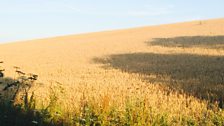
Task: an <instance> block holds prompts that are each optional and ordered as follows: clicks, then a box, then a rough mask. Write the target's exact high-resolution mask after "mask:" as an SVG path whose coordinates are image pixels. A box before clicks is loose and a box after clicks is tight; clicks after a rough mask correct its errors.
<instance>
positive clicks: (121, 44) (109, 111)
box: [0, 19, 224, 125]
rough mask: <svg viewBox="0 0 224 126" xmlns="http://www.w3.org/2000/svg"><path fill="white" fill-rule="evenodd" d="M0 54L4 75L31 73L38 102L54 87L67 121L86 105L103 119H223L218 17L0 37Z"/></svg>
mask: <svg viewBox="0 0 224 126" xmlns="http://www.w3.org/2000/svg"><path fill="white" fill-rule="evenodd" d="M0 60H2V61H4V64H3V65H2V67H4V68H5V69H6V70H7V71H6V72H5V75H6V76H7V77H11V78H14V77H15V73H14V68H13V66H18V67H20V68H21V70H23V71H25V72H28V73H35V74H37V75H38V83H41V84H39V85H36V86H34V87H33V91H34V92H35V95H36V98H37V99H38V100H37V103H38V105H39V107H41V106H44V105H47V104H48V103H49V95H50V94H51V93H52V91H50V89H53V91H54V93H55V94H56V95H57V96H58V100H57V103H56V106H57V109H55V111H57V112H58V113H60V114H61V116H62V118H64V119H65V120H68V121H71V120H73V121H74V120H75V119H74V118H76V117H79V118H82V117H83V118H84V120H85V119H86V118H85V113H84V112H83V111H91V112H92V113H94V114H95V115H98V118H100V120H103V121H101V122H100V124H102V125H119V124H120V125H160V124H167V125H222V124H224V123H223V122H224V121H223V120H224V110H223V108H224V104H223V102H224V19H213V20H204V21H192V22H186V23H176V24H168V25H159V26H149V27H140V28H132V29H125V30H114V31H105V32H95V33H88V34H80V35H69V36H61V37H55V38H46V39H38V40H30V41H24V42H15V43H8V44H1V45H0ZM87 105H88V110H83V109H86V106H87ZM75 116H76V117H75ZM118 117H119V118H118ZM113 119H115V120H113ZM116 119H117V120H116ZM86 120H87V119H86ZM214 120H215V121H214ZM220 120H221V121H220ZM222 121H223V122H222ZM124 122H128V123H124ZM73 124H74V123H73ZM77 125H78V124H77ZM86 125H87V124H86Z"/></svg>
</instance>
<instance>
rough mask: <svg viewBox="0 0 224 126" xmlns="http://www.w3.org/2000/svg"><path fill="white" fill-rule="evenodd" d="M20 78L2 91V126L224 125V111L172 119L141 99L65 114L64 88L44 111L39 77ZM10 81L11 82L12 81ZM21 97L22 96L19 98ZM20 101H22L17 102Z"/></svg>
mask: <svg viewBox="0 0 224 126" xmlns="http://www.w3.org/2000/svg"><path fill="white" fill-rule="evenodd" d="M3 71H4V70H0V75H1V76H0V78H1V79H4V74H3ZM16 73H17V74H18V75H19V76H18V78H17V79H11V80H10V81H9V82H8V83H7V84H6V85H5V86H4V88H3V91H1V93H3V94H1V97H0V126H73V125H77V126H101V125H103V126H104V125H113V126H147V125H152V126H157V125H160V126H169V125H188V126H199V125H215V126H223V125H224V111H223V110H222V109H219V110H217V111H215V112H214V111H212V110H208V111H206V113H205V114H204V115H203V116H202V117H199V118H195V117H193V116H192V115H189V116H188V117H184V116H182V115H178V116H177V117H171V115H169V113H161V112H158V111H157V112H156V111H155V110H153V108H147V107H145V105H144V102H142V101H141V100H139V99H138V100H130V101H126V109H125V110H124V111H119V110H118V109H116V107H111V108H109V109H107V110H104V109H103V108H101V109H99V108H100V107H98V108H96V106H94V105H93V104H91V102H87V101H81V102H83V103H81V110H80V111H77V112H73V113H67V114H66V113H64V112H63V111H62V110H61V109H60V105H59V104H57V101H58V97H59V96H58V93H57V91H56V90H57V88H59V90H60V91H61V92H62V90H63V89H61V87H60V85H58V86H57V87H52V88H51V89H50V96H49V99H50V102H49V104H48V105H47V106H45V107H42V108H41V109H40V108H39V109H38V108H37V107H36V99H35V94H34V92H31V91H30V88H31V86H32V85H33V84H34V83H35V81H36V80H37V77H38V76H37V75H35V74H31V75H26V74H25V73H23V72H21V71H19V70H18V68H16ZM8 80H9V79H8ZM19 94H20V95H19ZM16 99H20V102H19V103H16V102H15V101H16Z"/></svg>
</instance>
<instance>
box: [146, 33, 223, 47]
mask: <svg viewBox="0 0 224 126" xmlns="http://www.w3.org/2000/svg"><path fill="white" fill-rule="evenodd" d="M147 44H148V45H154V46H155V45H156V46H163V47H182V48H191V47H199V48H210V49H224V36H181V37H174V38H154V39H153V40H152V41H149V42H147Z"/></svg>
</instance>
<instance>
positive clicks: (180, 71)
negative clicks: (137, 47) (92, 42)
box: [93, 53, 224, 107]
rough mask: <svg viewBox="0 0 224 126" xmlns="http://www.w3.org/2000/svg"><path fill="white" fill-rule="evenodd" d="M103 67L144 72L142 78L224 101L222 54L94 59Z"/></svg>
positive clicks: (119, 55)
mask: <svg viewBox="0 0 224 126" xmlns="http://www.w3.org/2000/svg"><path fill="white" fill-rule="evenodd" d="M93 61H94V62H95V63H101V64H104V66H103V67H104V68H105V69H107V68H115V69H120V70H122V71H123V72H129V73H138V74H142V75H144V76H143V77H144V79H145V81H149V82H152V83H155V82H160V83H162V84H164V85H166V86H168V87H170V88H171V89H173V90H176V91H181V92H182V91H183V92H184V93H187V94H189V95H193V96H195V97H198V98H200V99H205V100H208V101H210V102H214V101H217V100H218V101H219V103H220V104H219V106H220V107H224V106H223V101H224V92H223V91H224V57H222V56H199V55H191V54H154V53H133V54H118V55H110V56H109V57H107V58H95V59H93Z"/></svg>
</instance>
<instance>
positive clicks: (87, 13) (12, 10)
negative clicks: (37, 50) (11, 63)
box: [0, 0, 224, 43]
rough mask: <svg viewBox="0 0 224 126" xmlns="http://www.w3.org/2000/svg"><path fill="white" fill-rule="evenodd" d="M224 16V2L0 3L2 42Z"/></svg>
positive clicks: (89, 0) (104, 0) (46, 0)
mask: <svg viewBox="0 0 224 126" xmlns="http://www.w3.org/2000/svg"><path fill="white" fill-rule="evenodd" d="M223 17H224V0H185V1H184V0H110V1H109V0H0V43H4V42H11V41H21V40H29V39H36V38H46V37H53V36H61V35H67V34H78V33H86V32H94V31H103V30H112V29H123V28H131V27H138V26H149V25H158V24H167V23H175V22H183V21H191V20H203V19H211V18H223Z"/></svg>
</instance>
